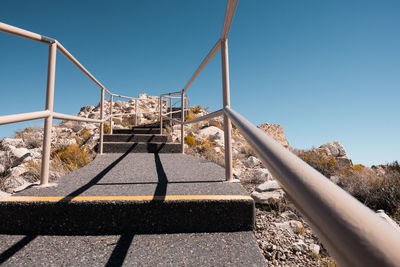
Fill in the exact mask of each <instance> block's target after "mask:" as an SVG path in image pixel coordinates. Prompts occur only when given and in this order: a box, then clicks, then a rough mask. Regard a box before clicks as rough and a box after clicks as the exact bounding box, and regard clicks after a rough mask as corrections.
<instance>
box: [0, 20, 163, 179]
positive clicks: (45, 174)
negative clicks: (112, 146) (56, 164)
mask: <svg viewBox="0 0 400 267" xmlns="http://www.w3.org/2000/svg"><path fill="white" fill-rule="evenodd" d="M0 32H5V33H9V34H12V35H16V36H19V37H24V38H28V39H31V40H34V41H38V42H41V43H45V44H47V45H49V55H48V69H47V86H46V106H45V110H42V111H36V112H29V113H21V114H13V115H5V116H0V125H3V124H9V123H16V122H23V121H29V120H35V119H45V121H44V129H43V148H42V163H41V173H40V185H41V186H44V187H45V186H47V185H48V181H49V169H50V148H51V128H52V124H53V119H62V120H74V121H81V122H91V123H99V124H100V127H99V128H100V140H99V151H98V152H99V154H102V153H103V135H104V123H105V122H106V121H107V120H110V129H111V133H112V128H113V123H112V118H116V117H123V116H129V115H133V114H134V115H135V117H136V119H135V122H136V124H137V117H138V114H140V113H139V112H138V102H139V101H149V100H150V99H141V98H133V97H126V96H122V95H118V94H113V93H111V92H110V91H109V90H107V89H106V88H105V87H104V86H103V85H102V84H101V83H100V82H99V81H98V80H97V79H96V78H95V77H94V76H93V75H92V74H91V73H90V72H89V71H88V70H87V69H86V68H85V67H84V66H83V65H82V64H81V63H80V62H79V61H78V60H77V59H76V58H75V57H74V56H73V55H72V54H71V53H70V52H69V51H68V50H67V49H66V48H65V47H64V46H62V44H61V43H60V42H59V41H57V40H55V39H53V38H49V37H46V36H43V35H40V34H37V33H33V32H30V31H27V30H24V29H20V28H17V27H14V26H11V25H8V24H5V23H1V22H0ZM57 50H58V51H59V52H61V53H62V54H63V55H64V56H65V57H66V58H67V59H68V60H70V61H71V62H72V63H73V64H74V65H75V66H76V67H77V68H78V69H80V70H81V71H82V72H83V73H84V74H85V75H87V76H88V77H89V78H90V79H91V80H92V81H93V82H94V83H95V84H96V85H98V86H99V87H100V119H89V118H84V117H78V116H73V115H67V114H63V113H57V112H54V89H55V88H54V84H55V70H56V54H57ZM104 92H106V93H108V94H109V95H110V115H109V118H105V117H104V111H105V110H104ZM113 97H121V98H128V99H134V100H135V113H133V114H113V103H112V101H113ZM144 113H145V112H142V114H144ZM153 113H158V107H156V108H155V111H154V112H153Z"/></svg>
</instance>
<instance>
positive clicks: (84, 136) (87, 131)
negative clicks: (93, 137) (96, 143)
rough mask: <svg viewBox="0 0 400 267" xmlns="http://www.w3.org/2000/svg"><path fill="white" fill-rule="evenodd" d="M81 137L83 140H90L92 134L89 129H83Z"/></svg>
mask: <svg viewBox="0 0 400 267" xmlns="http://www.w3.org/2000/svg"><path fill="white" fill-rule="evenodd" d="M81 136H82V137H83V139H88V138H89V137H90V132H89V130H88V129H83V130H82V131H81Z"/></svg>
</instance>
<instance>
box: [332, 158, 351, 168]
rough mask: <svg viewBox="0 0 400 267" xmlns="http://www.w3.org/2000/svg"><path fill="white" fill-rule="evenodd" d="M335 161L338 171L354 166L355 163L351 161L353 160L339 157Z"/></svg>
mask: <svg viewBox="0 0 400 267" xmlns="http://www.w3.org/2000/svg"><path fill="white" fill-rule="evenodd" d="M335 161H336V168H338V169H342V168H345V167H352V166H353V162H352V161H351V159H349V158H347V157H337V158H335Z"/></svg>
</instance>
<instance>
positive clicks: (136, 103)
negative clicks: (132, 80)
mask: <svg viewBox="0 0 400 267" xmlns="http://www.w3.org/2000/svg"><path fill="white" fill-rule="evenodd" d="M138 101H139V99H137V98H136V99H135V126H137V125H138V122H137V120H138V115H137V111H138Z"/></svg>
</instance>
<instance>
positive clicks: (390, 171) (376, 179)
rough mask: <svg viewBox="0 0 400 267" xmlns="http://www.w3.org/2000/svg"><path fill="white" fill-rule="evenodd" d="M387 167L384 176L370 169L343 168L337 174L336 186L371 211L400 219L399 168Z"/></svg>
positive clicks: (394, 166)
mask: <svg viewBox="0 0 400 267" xmlns="http://www.w3.org/2000/svg"><path fill="white" fill-rule="evenodd" d="M396 164H397V166H398V163H397V162H395V163H393V164H392V165H390V164H389V165H388V166H387V171H386V174H385V175H384V176H379V175H377V174H376V172H374V171H373V170H372V169H370V168H365V167H363V168H361V169H360V168H359V167H357V168H343V169H341V170H340V171H338V172H337V175H338V176H339V179H338V185H339V186H340V187H342V188H343V189H344V190H346V191H347V192H349V193H350V194H351V195H353V196H354V197H355V198H357V199H358V200H359V201H361V202H362V203H364V204H365V205H366V206H368V207H369V208H371V209H373V210H379V209H382V210H384V211H385V212H386V213H388V214H389V215H392V216H394V217H396V218H397V219H400V216H399V215H400V214H399V213H400V168H399V170H396V168H397V166H396Z"/></svg>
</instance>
